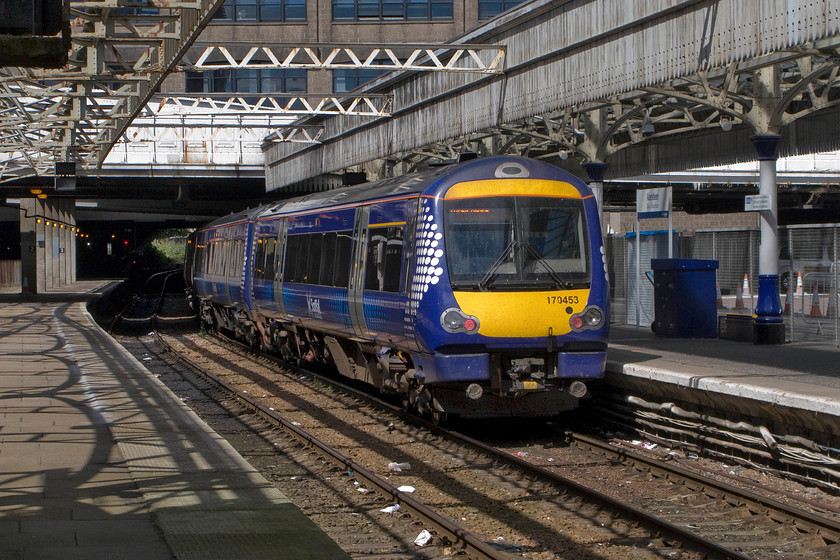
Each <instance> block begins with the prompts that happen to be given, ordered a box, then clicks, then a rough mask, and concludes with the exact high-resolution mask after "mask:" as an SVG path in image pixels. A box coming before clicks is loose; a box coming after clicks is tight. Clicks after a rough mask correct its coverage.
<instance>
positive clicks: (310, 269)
mask: <svg viewBox="0 0 840 560" xmlns="http://www.w3.org/2000/svg"><path fill="white" fill-rule="evenodd" d="M323 244H324V234H323V233H312V234H310V235H309V263H308V266H307V273H306V276H307V279H306V283H307V284H324V281H323V279H322V278H321V259H323V258H326V255H323V254H322V253H321V247H322V246H323Z"/></svg>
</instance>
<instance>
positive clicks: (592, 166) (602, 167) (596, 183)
mask: <svg viewBox="0 0 840 560" xmlns="http://www.w3.org/2000/svg"><path fill="white" fill-rule="evenodd" d="M581 167H583V169H584V171H586V176H587V177H588V178H589V188H590V189H592V193H593V194H594V195H595V201H596V202H597V203H598V212H599V213H600V214H601V219H602V221H603V218H604V173H605V172H606V171H607V164H606V163H602V162H597V161H595V162H590V163H584V164H581Z"/></svg>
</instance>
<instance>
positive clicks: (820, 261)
mask: <svg viewBox="0 0 840 560" xmlns="http://www.w3.org/2000/svg"><path fill="white" fill-rule="evenodd" d="M677 234H678V235H679V242H678V243H675V244H674V247H675V250H674V256H675V257H679V258H685V259H712V260H716V261H718V264H719V268H718V270H717V290H718V314H719V315H723V314H727V313H740V314H751V313H753V310H754V309H755V306H756V297H757V296H758V248H759V242H760V234H759V230H758V229H757V228H755V229H747V230H721V231H691V232H677ZM667 241H668V240H667V236H665V235H662V236H645V235H642V244H641V255H640V256H641V257H642V263H641V274H636V270H635V251H636V249H635V247H636V240H635V235H634V234H629V235H628V236H619V235H610V236H609V237H608V238H607V239H606V243H607V255H608V259H609V260H608V265H609V267H610V279H611V286H610V289H611V293H610V301H611V317H612V319H611V320H612V322H613V323H616V324H627V325H636V324H638V325H639V326H645V327H647V326H649V325H650V323H651V322H652V320H653V315H654V311H653V309H654V306H653V289H652V283H651V282H648V281H647V280H646V278H647V277H649V276H650V272H651V271H650V258H661V256H662V251H663V245H664V246H665V250H666V253H665V254H667ZM646 243H648V244H650V245H651V246H649V247H646ZM838 269H840V225H838V224H829V225H809V226H788V227H780V228H779V276H780V280H781V281H780V284H781V286H780V297H781V301H782V305H783V307H784V319H785V323H786V336H787V339H788V340H789V341H818V342H833V343H834V344H835V345H837V346H838V347H840V339H839V337H838V334H840V328H838V327H840V319H839V318H838V313H837V310H838V297H839V296H838V289H837V288H838V281H840V270H838ZM637 281H638V282H639V283H640V288H642V289H640V290H639V293H640V294H641V297H638V300H639V303H640V305H639V306H638V307H637V305H636V300H637V295H636V294H637V290H636V282H637ZM637 317H638V318H639V321H638V323H637Z"/></svg>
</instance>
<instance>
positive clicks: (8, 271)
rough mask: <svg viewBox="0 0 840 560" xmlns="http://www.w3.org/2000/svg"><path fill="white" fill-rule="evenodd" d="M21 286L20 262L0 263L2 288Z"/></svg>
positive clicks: (0, 286)
mask: <svg viewBox="0 0 840 560" xmlns="http://www.w3.org/2000/svg"><path fill="white" fill-rule="evenodd" d="M12 286H20V261H0V288H8V287H12Z"/></svg>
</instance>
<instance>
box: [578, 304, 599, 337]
mask: <svg viewBox="0 0 840 560" xmlns="http://www.w3.org/2000/svg"><path fill="white" fill-rule="evenodd" d="M569 325H571V327H572V330H573V331H586V330H595V329H599V328H601V327H602V326H603V325H604V311H603V310H602V309H601V308H600V307H597V306H595V305H590V306H589V307H587V308H586V309H584V310H583V312H582V313H577V314H576V315H572V316H571V318H570V319H569Z"/></svg>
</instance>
